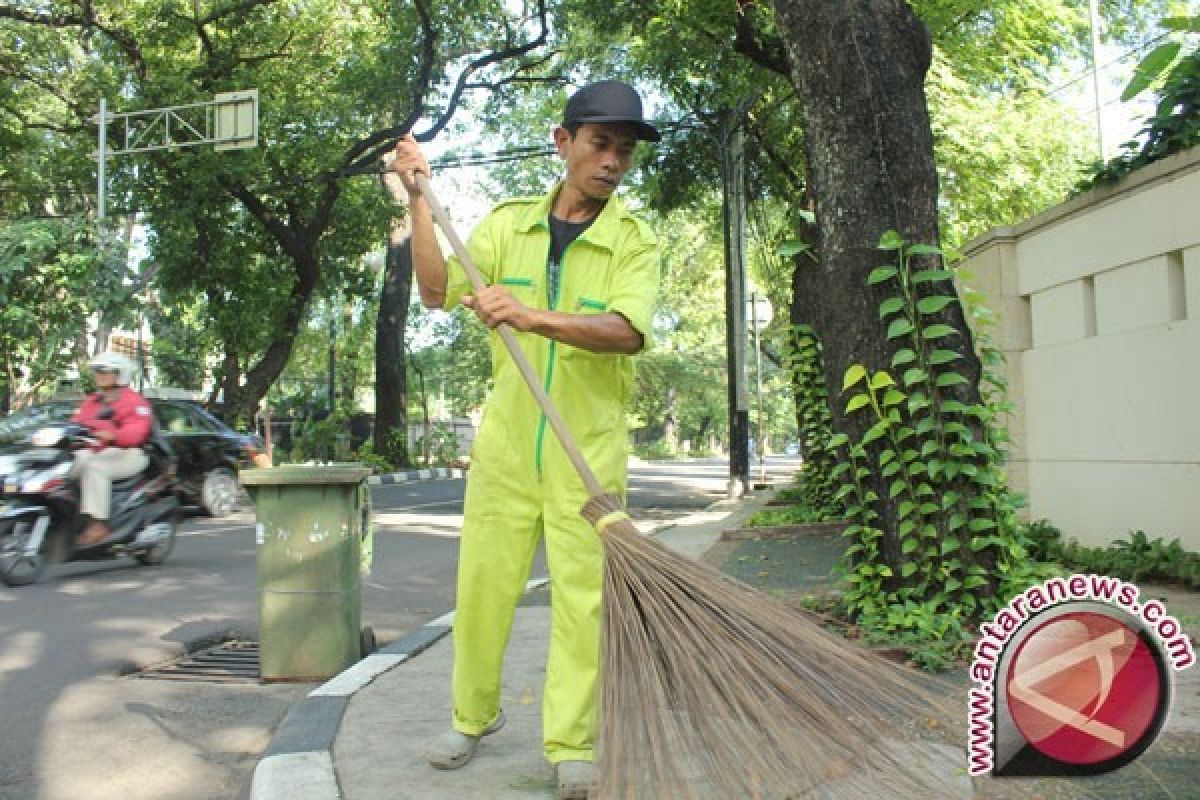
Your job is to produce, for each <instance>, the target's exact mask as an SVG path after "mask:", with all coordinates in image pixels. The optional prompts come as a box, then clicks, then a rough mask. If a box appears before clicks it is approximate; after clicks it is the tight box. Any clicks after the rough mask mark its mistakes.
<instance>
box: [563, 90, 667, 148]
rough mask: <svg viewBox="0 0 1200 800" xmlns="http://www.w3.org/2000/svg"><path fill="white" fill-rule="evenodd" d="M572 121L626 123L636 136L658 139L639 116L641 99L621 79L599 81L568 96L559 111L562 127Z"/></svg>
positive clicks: (651, 127) (650, 126) (649, 126)
mask: <svg viewBox="0 0 1200 800" xmlns="http://www.w3.org/2000/svg"><path fill="white" fill-rule="evenodd" d="M573 122H579V123H584V122H628V123H630V124H632V125H633V127H634V128H636V129H637V138H639V139H643V140H645V141H647V142H657V141H658V140H659V139H661V138H662V137H661V136H659V135H658V129H657V128H655V127H654V126H653V125H651V124H650V123H648V122H646V120H645V118H644V117H643V116H642V98H640V97H638V93H637V92H636V91H634V88H633V87H632V86H630V85H629V84H628V83H622V82H621V81H600V82H599V83H593V84H590V85H588V86H585V87H583V88H582V89H580V90H579V91H578V92H576V93H575V94H573V95H571V99H570V100H568V101H567V108H566V110H565V111H564V112H563V126H564V127H565V126H567V125H570V124H571V123H573Z"/></svg>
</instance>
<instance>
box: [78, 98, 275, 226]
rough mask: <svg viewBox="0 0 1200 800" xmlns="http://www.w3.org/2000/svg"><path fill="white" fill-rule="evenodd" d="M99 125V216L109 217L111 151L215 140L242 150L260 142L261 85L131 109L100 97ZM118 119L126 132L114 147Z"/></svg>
mask: <svg viewBox="0 0 1200 800" xmlns="http://www.w3.org/2000/svg"><path fill="white" fill-rule="evenodd" d="M93 121H94V122H95V123H96V124H97V126H98V127H99V136H98V145H99V146H98V153H97V161H98V169H97V171H96V216H97V218H98V219H104V212H105V194H106V193H107V192H106V185H107V176H106V175H105V172H106V167H107V163H106V162H107V159H108V157H109V156H124V155H130V154H133V153H150V152H155V151H160V150H178V149H180V148H184V147H196V146H198V145H204V144H211V145H213V149H214V150H218V151H223V150H241V149H244V148H248V147H257V146H258V90H257V89H247V90H244V91H240V92H222V93H220V94H217V95H215V96H214V97H213V99H212V100H208V101H206V102H203V103H187V104H185V105H178V106H168V107H165V108H152V109H147V110H144V111H128V112H122V113H119V114H114V113H110V112H109V111H108V102H107V100H105V99H104V98H103V97H102V98H100V113H99V114H97V115H96V116H95V117H93ZM110 123H116V124H117V126H118V130H117V133H118V134H120V135H119V137H118V141H119V142H120V144H119V145H118V147H117V148H115V149H113V148H110V147H109V143H108V128H109V124H110Z"/></svg>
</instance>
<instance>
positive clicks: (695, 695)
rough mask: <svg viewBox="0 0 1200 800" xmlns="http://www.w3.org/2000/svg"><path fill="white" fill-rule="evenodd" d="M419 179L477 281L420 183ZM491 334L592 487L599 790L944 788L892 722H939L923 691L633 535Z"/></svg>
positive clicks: (778, 796) (719, 794)
mask: <svg viewBox="0 0 1200 800" xmlns="http://www.w3.org/2000/svg"><path fill="white" fill-rule="evenodd" d="M417 180H418V183H419V186H420V189H421V191H422V193H423V194H424V196H425V199H426V200H427V201H428V203H429V205H430V208H431V209H432V212H433V217H434V220H435V221H436V222H437V223H438V225H439V227H441V229H442V231H443V233H444V234H445V235H446V238H447V239H448V240H449V242H450V245H451V247H452V248H453V250H454V253H455V254H456V255H457V256H458V258H459V260H460V261H461V262H462V265H463V267H464V269H465V270H466V273H467V276H468V277H469V279H470V281H471V284H472V285H473V286H474V288H475V290H476V291H480V290H482V289H483V288H484V282H483V279H482V276H481V275H480V273H479V270H478V269H477V268H476V267H475V265H474V264H473V263H472V261H471V257H470V255H469V254H468V253H467V249H466V247H465V246H464V244H463V242H462V240H461V239H460V238H459V237H458V235H457V234H456V233H455V230H454V226H453V224H452V223H451V221H450V219H449V217H448V215H447V213H446V211H445V209H444V208H443V207H442V206H441V205H440V203H439V202H438V200H437V197H436V195H435V194H434V192H433V188H432V186H431V185H430V183H429V179H428V178H427V177H426V176H424V175H422V174H420V173H418V174H417ZM497 332H498V333H499V335H500V337H501V339H502V340H503V342H504V345H505V347H507V348H508V352H509V354H510V355H511V356H512V359H513V361H514V362H515V364H516V366H517V368H518V369H519V370H520V372H521V374H522V375H523V376H524V378H525V382H526V383H527V384H528V385H529V390H530V391H531V392H532V393H533V395H534V397H535V399H536V400H537V402H538V404H539V405H540V406H541V409H542V411H543V412H544V413H545V415H546V418H547V420H548V421H549V422H550V425H551V427H552V428H553V429H554V432H555V434H556V435H557V436H558V438H559V441H560V442H561V443H562V447H563V450H564V451H566V454H567V456H568V458H569V459H570V460H571V463H572V464H573V465H574V467H575V469H576V470H577V471H578V473H579V476H580V478H581V479H582V481H583V484H584V486H585V487H586V489H587V492H588V495H589V497H590V499H589V501H588V503H587V504H586V505H585V507H584V508H583V509H582V513H583V515H584V516H585V517H586V518H587V519H588V520H589V521H590V522H591V523H592V524H593V526H594V527H595V528H596V530H597V532H598V533H599V534H601V535H602V537H603V541H604V554H605V563H604V571H605V576H604V622H603V634H602V651H603V652H602V677H603V679H602V686H603V689H602V692H603V697H602V702H601V707H600V721H599V730H598V732H597V734H598V735H597V755H598V761H599V763H598V775H599V781H598V785H597V788H596V790H595V792H593V794H594V796H596V797H598V798H623V799H628V800H668V799H669V800H691V799H692V798H696V800H701V799H703V800H743V799H745V800H749V799H750V798H763V799H764V800H766V799H767V798H771V799H772V800H783V799H784V798H789V799H790V798H802V797H804V798H807V797H813V798H817V797H820V798H854V799H855V800H858V799H859V798H867V797H870V798H884V797H886V798H919V800H933V798H942V797H949V796H953V794H952V790H951V789H950V787H949V786H947V785H946V784H945V783H944V780H945V775H946V773H947V772H950V771H953V769H952V767H948V766H947V765H946V763H945V757H944V755H939V754H941V753H943V752H944V751H942V750H936V749H933V748H928V747H926V748H922V747H919V746H916V745H915V744H914V741H913V731H912V729H911V726H909V725H906V724H905V723H904V722H898V720H901V721H902V720H908V721H909V722H910V723H916V722H917V721H918V720H919V721H920V723H919V724H921V725H935V726H936V725H937V724H939V722H938V720H939V719H946V718H947V717H946V713H945V710H944V707H943V705H942V704H941V703H940V702H939V701H937V700H935V699H934V695H933V693H932V692H930V691H929V690H928V689H927V687H923V686H922V685H920V684H919V683H917V682H916V681H914V680H913V679H912V678H910V677H909V676H908V675H907V674H906V673H905V672H904V671H903V670H900V669H898V668H897V667H896V666H895V665H893V664H891V663H889V662H887V661H886V660H884V659H883V658H881V657H879V656H876V655H874V654H871V653H869V652H867V651H865V650H863V649H861V648H858V647H856V646H853V645H851V644H849V643H847V642H845V641H844V640H842V639H841V638H839V637H836V636H834V635H832V634H830V633H828V632H826V631H825V630H823V629H822V628H821V627H820V626H818V625H817V624H816V623H815V622H813V621H812V620H810V619H808V618H806V617H804V616H802V615H801V614H799V613H798V612H796V611H794V610H792V609H790V608H789V607H788V606H786V605H785V604H783V603H782V602H780V601H778V600H777V599H775V598H773V597H770V596H768V595H766V594H764V593H761V592H758V591H756V590H754V589H752V588H750V587H748V586H746V585H745V584H742V583H740V582H737V581H735V580H733V579H731V578H729V577H727V576H725V575H723V574H722V573H720V572H719V571H717V570H715V569H712V568H710V567H708V566H706V565H704V564H701V563H699V562H697V561H693V560H691V559H689V558H687V557H685V556H681V555H678V554H676V553H674V552H673V551H671V550H668V549H667V548H665V547H663V546H662V545H660V544H658V543H657V542H656V541H654V540H653V539H652V538H650V537H647V536H644V535H643V534H641V533H640V532H639V531H638V530H637V528H636V527H635V526H634V524H633V522H632V521H631V520H630V518H629V515H628V514H626V513H625V510H624V509H623V508H622V507H621V503H620V501H619V499H618V498H616V497H614V496H612V495H610V494H606V493H605V492H604V490H603V489H602V487H601V486H600V483H599V481H598V480H597V479H596V476H595V474H594V473H593V472H592V470H591V469H590V468H589V466H588V464H587V462H586V461H585V460H584V458H583V454H582V453H581V452H580V450H579V447H578V446H577V445H576V444H575V442H574V440H573V438H572V437H571V434H570V432H569V431H568V430H567V427H566V423H565V422H564V421H563V418H562V416H561V415H560V414H559V413H558V411H557V409H556V408H555V407H554V406H553V405H552V403H551V401H550V398H549V397H548V396H547V395H546V392H545V391H544V390H543V388H542V384H541V380H540V378H539V377H538V375H537V373H535V372H534V371H533V367H532V366H531V365H530V363H529V361H528V359H526V357H525V355H524V353H523V352H522V351H521V349H520V348H519V347H518V345H517V342H516V339H515V337H514V335H513V332H512V330H511V329H510V328H509V326H508V325H505V324H501V325H500V326H498V328H497ZM939 760H940V761H941V763H940V764H938V765H936V766H935V764H934V762H935V761H939ZM960 791H961V789H960Z"/></svg>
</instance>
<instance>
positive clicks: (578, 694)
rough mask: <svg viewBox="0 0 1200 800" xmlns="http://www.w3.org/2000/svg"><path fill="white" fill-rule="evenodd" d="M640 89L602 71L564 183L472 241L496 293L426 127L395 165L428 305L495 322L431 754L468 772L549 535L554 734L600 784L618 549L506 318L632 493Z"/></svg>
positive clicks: (640, 268) (557, 753)
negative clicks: (474, 287) (604, 535)
mask: <svg viewBox="0 0 1200 800" xmlns="http://www.w3.org/2000/svg"><path fill="white" fill-rule="evenodd" d="M658 140H659V134H658V131H657V130H656V129H655V128H654V127H653V126H652V125H650V124H649V123H647V122H646V120H645V119H644V117H643V112H642V102H641V98H640V97H639V96H638V94H637V92H636V91H635V90H634V89H633V88H632V87H630V86H629V85H627V84H625V83H622V82H620V81H601V82H599V83H594V84H591V85H589V86H585V87H584V88H582V89H580V90H579V91H578V92H576V93H575V94H574V95H572V96H571V98H570V99H569V100H568V101H567V104H566V108H565V111H564V114H563V121H562V125H561V126H560V127H558V128H556V129H555V131H554V144H555V147H556V148H557V150H558V155H559V157H560V158H562V160H563V162H564V165H565V175H564V177H563V179H562V180H561V181H560V182H559V183H558V184H557V185H555V186H554V187H552V188H551V189H550V191H549V192H548V193H547V194H545V195H544V196H541V197H530V198H516V199H512V200H508V201H506V202H502V203H500V204H499V205H498V206H496V207H495V208H494V209H493V210H492V212H491V213H490V214H489V215H488V216H487V217H486V218H485V219H484V220H483V222H481V223H480V224H479V226H478V227H477V228H476V229H475V231H474V232H473V234H472V235H471V237H470V240H469V242H468V246H467V249H468V251H469V253H470V256H471V258H472V260H473V261H474V262H475V264H476V265H477V266H478V268H479V270H480V271H481V272H482V274H483V276H484V279H485V282H486V283H487V284H488V287H487V288H486V289H485V290H484V291H482V292H478V293H474V292H472V291H471V289H470V284H469V282H468V280H467V278H466V275H465V274H464V272H463V270H462V267H461V265H460V264H459V263H458V262H457V260H456V259H453V258H452V259H450V261H449V262H447V261H446V260H445V259H443V257H442V254H441V251H440V249H439V247H438V244H437V240H436V237H435V233H434V225H433V219H432V216H431V213H430V209H429V206H428V205H427V204H426V202H425V200H424V197H423V195H422V194H421V192H420V188H419V186H418V184H417V182H416V179H415V173H417V172H420V173H423V174H425V175H428V174H429V165H428V162H427V161H426V159H425V157H424V156H423V154H422V153H421V151H420V149H419V148H418V146H417V144H416V142H415V141H414V140H413V139H412V137H406V138H405V139H403V140H402V141H400V142H399V143H398V144H397V146H396V150H395V158H394V160H393V161H392V163H391V169H392V170H393V171H395V172H396V173H397V174H399V175H400V177H401V179H402V180H403V182H404V185H405V188H406V189H407V191H408V194H409V203H410V209H411V214H412V249H413V265H414V273H415V275H416V279H417V284H418V287H419V290H420V294H421V300H422V302H423V303H424V304H425V305H426V306H427V307H429V308H444V309H447V310H448V309H451V308H453V307H454V306H455V305H456V304H458V303H462V304H463V305H465V306H467V307H468V308H470V309H472V310H473V311H474V312H475V314H476V315H477V316H478V317H479V319H480V320H481V321H482V322H483V323H484V324H485V325H487V326H488V327H489V328H491V329H493V332H492V334H491V336H490V343H491V353H492V377H493V390H492V393H491V395H490V397H489V399H488V403H487V406H486V408H485V410H484V416H483V422H482V425H481V427H480V430H479V434H478V436H477V438H476V440H475V444H474V447H473V449H472V453H471V470H470V477H469V479H468V481H467V491H466V499H465V502H464V521H463V529H462V539H461V543H460V548H459V564H458V589H457V592H458V595H457V610H456V614H455V620H454V659H455V660H454V673H453V677H452V696H453V718H452V729H451V730H450V731H449V732H448V733H447V734H445V735H444V736H443V737H442V738H441V739H439V740H438V741H436V742H435V743H434V744H433V745H432V747H431V748H430V751H429V754H428V757H429V763H430V764H431V765H432V766H434V767H436V768H438V769H458V768H460V767H462V766H465V765H466V764H467V763H468V762H469V761H470V760H471V758H472V757H473V756H474V754H475V751H476V748H477V747H478V744H479V741H480V739H481V738H482V737H484V736H486V735H488V734H491V733H495V732H496V731H498V730H499V729H500V728H501V727H503V725H504V715H503V712H502V710H501V708H500V678H501V670H502V665H503V658H504V651H505V648H506V646H507V644H508V637H509V632H510V630H511V627H512V621H513V614H514V611H515V608H516V604H517V601H518V600H519V598H520V596H521V594H522V592H523V591H524V588H525V583H526V580H527V578H528V575H529V571H530V568H531V565H532V562H533V557H534V553H535V550H536V547H537V543H538V539H539V537H541V536H543V535H544V536H545V543H546V558H547V563H548V566H549V572H550V581H551V605H552V629H551V635H550V649H549V654H548V659H547V664H546V685H545V694H544V697H543V704H542V707H543V717H542V727H543V731H542V732H543V740H544V742H543V746H544V752H545V755H546V759H547V760H548V761H549V762H550V763H552V764H553V765H554V766H555V774H556V780H557V784H558V790H557V791H558V797H559V798H583V797H586V796H587V792H588V790H589V788H591V786H592V785H593V783H594V775H593V766H592V762H593V757H594V744H595V733H596V682H597V679H598V664H599V656H600V624H601V612H602V608H601V583H602V578H603V551H602V546H601V542H600V538H599V536H598V535H597V533H596V532H595V530H594V529H593V528H592V526H591V525H590V524H589V523H588V522H587V521H586V520H585V519H583V517H581V516H580V508H581V507H582V506H583V504H584V503H585V502H586V501H587V499H588V493H587V492H586V491H585V489H584V486H583V484H582V482H581V480H580V478H579V476H578V474H577V473H576V472H575V470H574V469H572V467H571V465H570V463H569V461H568V459H567V456H566V454H565V453H564V451H563V449H562V447H561V445H560V444H559V443H558V441H557V439H556V438H555V436H554V435H553V434H552V433H551V432H550V431H547V430H546V428H547V421H546V418H545V416H544V415H543V414H542V412H541V410H540V409H539V408H538V406H537V405H536V404H535V402H534V400H533V399H532V397H531V396H530V394H529V390H528V389H527V388H526V386H525V385H524V383H523V382H522V378H521V375H520V374H519V372H518V370H517V368H516V367H515V365H514V363H513V360H512V358H511V357H510V356H509V355H508V353H507V352H506V351H505V349H504V347H503V346H502V343H501V342H500V340H499V336H498V335H497V334H496V333H495V331H494V329H495V328H496V326H498V325H500V324H501V323H507V324H508V325H509V326H510V327H511V328H512V329H513V330H514V331H516V338H517V341H518V343H519V345H520V347H521V350H522V351H523V352H524V354H525V356H526V357H527V358H528V359H529V361H530V362H531V364H532V365H533V367H534V369H535V370H537V371H538V372H539V374H540V376H541V379H542V385H543V386H544V388H545V390H546V393H547V394H548V395H549V397H550V398H551V400H552V401H553V402H554V404H555V405H556V406H557V407H558V408H559V409H560V411H561V412H562V414H563V416H564V418H565V420H566V423H567V426H568V427H569V429H570V431H571V433H572V434H573V435H574V437H575V438H576V440H577V441H578V442H579V443H580V446H581V448H582V451H583V455H584V456H585V458H586V459H587V461H588V463H589V464H590V465H591V466H592V468H593V470H594V471H595V473H596V475H597V476H598V478H599V480H600V481H601V483H602V484H603V486H604V488H605V490H606V491H609V492H612V493H614V494H618V495H621V496H624V493H625V484H626V427H625V413H624V412H625V406H626V403H627V401H628V399H629V395H630V392H631V390H632V387H633V367H632V363H631V356H632V355H633V354H635V353H638V352H640V351H642V350H643V349H645V348H646V347H647V346H648V345H649V343H650V334H651V329H650V323H651V316H652V313H653V309H654V302H655V297H656V294H657V291H658V282H659V263H658V253H657V245H656V242H655V238H654V235H653V233H651V231H650V230H649V228H648V227H647V226H646V225H645V224H644V223H643V222H642V221H640V220H639V219H637V218H636V217H634V216H633V215H632V214H630V213H629V211H627V210H626V208H625V206H624V205H623V204H622V203H621V201H620V200H619V199H618V198H617V197H616V196H615V191H616V189H617V186H618V185H619V184H620V182H621V179H622V178H623V177H624V176H625V174H626V172H628V170H629V169H630V167H631V166H632V165H633V158H634V153H635V150H636V147H637V143H638V142H639V141H652V142H653V141H658Z"/></svg>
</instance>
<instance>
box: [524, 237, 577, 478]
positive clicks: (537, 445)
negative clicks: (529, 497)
mask: <svg viewBox="0 0 1200 800" xmlns="http://www.w3.org/2000/svg"><path fill="white" fill-rule="evenodd" d="M577 241H579V239H578V237H577V238H575V239H574V240H572V241H571V243H570V244H568V245H567V246H566V247H564V248H563V252H562V255H561V256H560V257H559V259H558V283H557V285H555V287H554V299H553V300H552V301H551V302H550V310H551V311H557V310H558V301H559V299H560V298H561V297H562V287H563V281H564V279H565V278H566V274H567V253H569V252H570V251H571V248H572V247H574V246H575V242H577ZM549 260H550V252H549V250H547V251H546V261H547V263H549ZM557 351H558V342H557V341H556V340H554V339H551V340H550V352H549V353H548V354H547V356H546V378H545V381H544V382H543V384H542V389H543V390H545V392H546V396H547V397H549V396H550V381H551V380H553V379H554V356H555V354H556V353H557ZM545 438H546V412H544V411H543V412H542V416H541V419H539V420H538V427H537V438H536V439H535V440H534V451H533V463H534V466H536V467H537V475H538V480H541V478H542V441H543V440H544V439H545Z"/></svg>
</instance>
